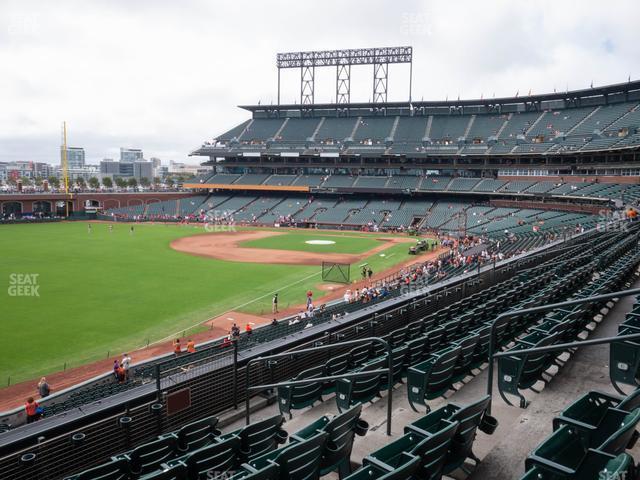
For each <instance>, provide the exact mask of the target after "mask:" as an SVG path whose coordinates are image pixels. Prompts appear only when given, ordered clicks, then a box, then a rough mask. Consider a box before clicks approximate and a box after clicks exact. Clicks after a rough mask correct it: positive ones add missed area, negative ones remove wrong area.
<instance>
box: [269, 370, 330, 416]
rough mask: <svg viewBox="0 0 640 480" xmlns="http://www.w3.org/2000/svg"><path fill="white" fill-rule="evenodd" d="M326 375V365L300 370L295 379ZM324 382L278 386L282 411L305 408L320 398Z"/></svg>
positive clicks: (287, 411) (279, 404) (289, 411)
mask: <svg viewBox="0 0 640 480" xmlns="http://www.w3.org/2000/svg"><path fill="white" fill-rule="evenodd" d="M323 376H324V366H323V365H320V366H317V367H312V368H309V369H307V370H303V371H302V372H300V373H299V374H298V375H297V376H296V377H295V378H294V380H308V379H313V378H320V377H323ZM322 389H323V384H322V383H321V382H313V383H307V384H305V385H289V386H284V387H278V406H279V407H280V412H282V413H291V410H295V409H300V408H305V407H308V406H310V405H313V404H314V403H315V402H316V401H318V400H320V396H321V395H322Z"/></svg>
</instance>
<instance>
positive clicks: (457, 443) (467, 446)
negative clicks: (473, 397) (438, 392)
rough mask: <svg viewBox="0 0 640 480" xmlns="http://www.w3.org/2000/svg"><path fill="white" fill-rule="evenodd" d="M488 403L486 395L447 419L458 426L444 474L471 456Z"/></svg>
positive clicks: (488, 398) (489, 398)
mask: <svg viewBox="0 0 640 480" xmlns="http://www.w3.org/2000/svg"><path fill="white" fill-rule="evenodd" d="M490 401H491V397H490V396H489V395H487V396H485V397H483V398H481V399H480V400H478V401H477V402H474V403H471V404H469V405H466V406H464V407H461V408H460V409H459V410H457V411H455V412H454V413H453V414H452V415H451V417H450V418H449V421H451V422H459V425H458V428H457V430H456V433H455V436H454V438H453V439H452V442H451V448H450V449H449V454H448V455H447V459H446V460H445V468H444V473H445V474H446V473H448V472H451V471H452V470H455V469H456V468H458V467H459V466H460V465H462V464H463V463H464V461H465V460H466V459H467V457H470V456H471V455H472V448H473V442H474V440H475V438H476V431H477V429H478V426H479V425H480V421H481V420H482V417H483V415H484V413H485V411H486V410H487V407H488V406H489V402H490Z"/></svg>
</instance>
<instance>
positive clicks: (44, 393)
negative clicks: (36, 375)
mask: <svg viewBox="0 0 640 480" xmlns="http://www.w3.org/2000/svg"><path fill="white" fill-rule="evenodd" d="M38 393H39V394H40V398H46V397H48V396H49V393H51V389H50V388H49V384H48V383H47V379H46V378H45V377H42V378H41V379H40V381H39V382H38Z"/></svg>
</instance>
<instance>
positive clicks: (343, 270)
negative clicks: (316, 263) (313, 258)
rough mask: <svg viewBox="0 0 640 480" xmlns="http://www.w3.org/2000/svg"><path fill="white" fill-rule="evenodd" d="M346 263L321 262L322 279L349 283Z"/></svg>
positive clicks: (348, 270)
mask: <svg viewBox="0 0 640 480" xmlns="http://www.w3.org/2000/svg"><path fill="white" fill-rule="evenodd" d="M349 272H350V269H349V264H348V263H335V262H322V281H323V282H334V283H350V277H349Z"/></svg>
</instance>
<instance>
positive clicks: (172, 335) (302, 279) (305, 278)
mask: <svg viewBox="0 0 640 480" xmlns="http://www.w3.org/2000/svg"><path fill="white" fill-rule="evenodd" d="M321 273H322V272H316V273H312V274H311V275H308V276H306V277H304V278H301V279H300V280H296V281H295V282H293V283H290V284H289V285H286V286H284V287H281V288H279V289H276V290H286V289H287V288H289V287H293V286H294V285H296V284H298V283H301V282H304V281H305V280H308V279H310V278H311V277H315V276H316V275H319V274H321ZM269 295H271V293H265V294H264V295H261V296H260V297H257V298H254V299H253V300H249V301H248V302H245V303H243V304H242V305H237V306H235V307H232V308H230V309H228V310H225V311H224V312H221V313H218V314H217V315H214V316H213V317H210V318H208V319H207V320H205V321H204V322H198V323H196V324H194V325H191V326H190V327H185V328H183V329H181V330H180V331H179V332H176V333H173V334H171V335H169V336H167V337H164V338H161V339H160V340H156V341H155V342H152V343H150V344H149V345H155V344H157V343H161V342H164V341H166V340H170V339H172V338H176V335H179V334H180V333H182V332H184V331H186V330H189V329H191V328H194V327H197V326H199V325H202V324H203V323H206V322H208V321H210V320H213V319H214V318H218V317H220V316H222V315H224V314H225V313H227V312H232V311H234V310H238V309H240V308H243V307H246V306H247V305H251V304H252V303H255V302H257V301H258V300H262V299H263V298H265V297H268V296H269ZM145 346H146V344H145V345H142V346H141V347H139V348H144V347H145Z"/></svg>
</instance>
